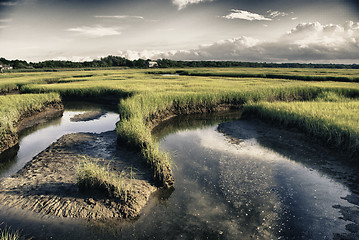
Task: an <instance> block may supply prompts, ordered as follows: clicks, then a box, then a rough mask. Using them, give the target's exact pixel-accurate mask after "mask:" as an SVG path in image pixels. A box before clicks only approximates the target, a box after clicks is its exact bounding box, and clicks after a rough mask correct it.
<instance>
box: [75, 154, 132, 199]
mask: <svg viewBox="0 0 359 240" xmlns="http://www.w3.org/2000/svg"><path fill="white" fill-rule="evenodd" d="M77 172H78V176H77V185H78V187H79V189H80V190H83V191H88V190H99V191H101V192H104V193H106V195H107V196H109V197H116V198H119V199H121V200H123V201H125V202H126V201H127V200H128V197H129V195H130V194H131V191H132V183H131V181H132V177H133V175H132V174H133V171H132V169H131V171H130V176H127V174H126V173H125V172H123V171H122V172H115V171H113V170H112V169H111V166H110V163H107V164H106V165H101V164H100V163H99V162H97V161H95V160H91V159H89V158H87V157H85V156H84V158H83V159H82V160H81V161H80V162H79V165H78V171H77Z"/></svg>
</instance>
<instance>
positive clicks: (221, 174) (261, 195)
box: [0, 112, 359, 239]
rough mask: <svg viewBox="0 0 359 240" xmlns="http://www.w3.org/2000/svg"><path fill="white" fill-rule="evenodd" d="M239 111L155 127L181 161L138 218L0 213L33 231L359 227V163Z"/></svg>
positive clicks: (334, 233) (305, 232) (119, 234)
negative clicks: (167, 187) (171, 183)
mask: <svg viewBox="0 0 359 240" xmlns="http://www.w3.org/2000/svg"><path fill="white" fill-rule="evenodd" d="M69 114H75V113H74V112H71V113H70V112H69ZM65 115H66V114H64V117H65ZM235 115H236V114H234V115H233V114H232V115H227V116H218V115H212V116H210V115H206V116H203V115H201V116H192V117H186V118H177V119H172V120H170V121H166V122H164V123H163V124H161V125H160V126H159V127H158V128H156V129H155V130H154V133H155V135H156V136H157V138H158V140H159V142H160V148H161V149H162V150H164V151H166V152H169V154H170V155H171V157H172V159H173V162H174V165H175V166H176V167H175V168H174V177H175V181H176V182H175V190H174V191H173V192H172V191H170V192H157V193H156V194H155V195H154V196H153V197H152V198H151V200H150V202H149V203H148V204H147V206H146V207H145V208H144V210H143V211H142V213H141V215H140V216H139V218H138V219H136V220H134V221H131V222H120V221H111V222H106V223H99V222H95V223H90V222H86V221H81V220H70V219H63V218H61V219H60V218H52V217H46V216H40V215H37V214H32V213H28V212H25V211H22V210H16V209H7V208H6V207H3V206H2V207H0V221H3V222H5V223H6V224H8V225H11V226H12V228H19V229H23V233H24V234H25V235H28V236H33V237H34V239H333V238H334V237H335V238H336V239H342V238H343V239H344V236H346V235H347V236H352V235H348V234H350V233H349V232H348V231H347V230H346V227H347V225H348V224H351V226H353V224H354V225H355V226H356V227H357V223H354V220H353V219H354V218H355V211H356V210H359V208H358V205H357V203H356V202H355V201H350V202H352V203H350V202H349V201H348V200H347V199H349V198H348V196H350V199H357V197H358V195H357V193H358V185H357V184H356V183H357V182H356V181H357V177H356V174H355V172H356V171H357V170H355V169H354V170H353V169H352V168H351V169H350V168H347V167H345V166H341V165H342V164H341V163H340V162H339V161H340V159H337V158H339V157H340V156H338V157H337V156H336V155H335V154H333V153H332V152H329V151H326V150H325V149H322V148H321V147H319V146H315V145H313V144H312V143H306V142H305V141H304V140H303V139H301V138H300V137H297V136H296V135H291V134H290V133H286V132H285V131H279V130H276V129H272V128H270V127H268V126H266V125H264V124H261V123H259V122H253V121H245V120H236V121H230V122H226V121H227V120H228V119H232V118H233V117H234V116H235ZM108 118H111V117H108ZM64 122H66V121H64ZM82 124H83V123H82ZM106 124H108V125H111V129H110V130H113V129H114V126H113V125H112V123H111V124H109V123H101V125H106ZM65 125H66V124H65ZM52 127H56V126H52ZM89 129H90V130H91V129H93V128H92V127H89ZM80 131H86V130H80ZM101 131H102V130H101ZM103 131H106V129H103ZM42 134H44V135H47V132H44V133H42ZM48 141H49V140H44V142H48ZM20 149H21V145H20ZM343 176H345V181H344V180H343V179H344V177H343ZM348 179H349V180H348ZM353 202H354V203H355V204H354V203H353ZM343 209H346V210H347V212H346V220H344V217H343V213H342V210H343ZM350 214H352V215H350ZM348 239H355V236H354V237H353V238H350V237H348Z"/></svg>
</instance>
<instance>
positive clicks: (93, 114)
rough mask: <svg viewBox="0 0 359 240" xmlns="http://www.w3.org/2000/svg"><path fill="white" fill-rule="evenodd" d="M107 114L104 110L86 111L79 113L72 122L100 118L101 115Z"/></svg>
mask: <svg viewBox="0 0 359 240" xmlns="http://www.w3.org/2000/svg"><path fill="white" fill-rule="evenodd" d="M104 114H105V112H104V111H102V110H97V111H91V112H85V113H82V114H78V115H76V116H74V117H72V118H71V119H70V121H72V122H85V121H90V120H95V119H99V118H100V117H101V116H103V115H104Z"/></svg>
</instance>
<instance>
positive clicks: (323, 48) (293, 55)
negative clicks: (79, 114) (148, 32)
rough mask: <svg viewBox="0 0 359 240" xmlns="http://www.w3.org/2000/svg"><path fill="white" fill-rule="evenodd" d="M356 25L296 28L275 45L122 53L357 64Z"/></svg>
mask: <svg viewBox="0 0 359 240" xmlns="http://www.w3.org/2000/svg"><path fill="white" fill-rule="evenodd" d="M358 53H359V23H354V22H346V23H345V24H343V25H334V24H329V25H322V24H320V23H317V22H316V23H303V24H299V25H297V26H296V27H295V28H293V29H292V30H291V31H289V32H288V33H285V34H283V35H282V36H281V37H279V38H278V39H277V40H276V41H271V42H268V41H260V40H258V39H254V38H250V37H243V36H242V37H239V38H234V39H227V40H222V41H218V42H215V43H213V44H208V45H202V46H199V47H198V48H196V49H191V50H177V51H175V50H174V51H167V52H165V51H151V50H145V51H142V52H136V51H127V52H121V53H120V54H123V56H124V57H128V58H130V59H137V58H144V59H147V58H151V59H157V58H169V59H174V60H236V61H261V62H262V61H266V62H343V61H344V62H352V63H353V62H355V63H359V55H358Z"/></svg>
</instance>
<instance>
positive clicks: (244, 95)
mask: <svg viewBox="0 0 359 240" xmlns="http://www.w3.org/2000/svg"><path fill="white" fill-rule="evenodd" d="M161 71H162V72H166V73H175V72H177V71H188V75H180V76H163V75H160V74H148V72H152V73H159V70H150V71H149V70H138V69H136V70H135V69H118V70H114V69H110V70H92V71H65V72H46V73H13V75H12V74H11V73H9V74H7V75H1V77H0V81H3V82H10V83H12V84H15V85H17V86H20V92H21V93H51V92H57V93H59V94H60V95H61V96H63V97H70V98H71V97H77V98H79V97H80V98H88V97H90V98H91V99H96V100H99V99H106V101H111V103H113V104H118V109H119V114H120V117H121V121H120V122H119V123H118V124H117V128H116V130H117V134H118V139H119V142H120V143H121V144H123V143H124V144H127V145H128V146H130V147H132V148H134V149H136V150H138V151H140V152H141V153H142V157H143V158H144V160H145V161H146V162H147V163H148V164H149V166H151V168H152V169H153V175H154V178H155V179H156V180H157V182H158V183H159V185H162V186H167V187H170V186H171V185H172V184H173V177H172V172H171V168H172V167H171V160H170V159H169V158H168V156H167V154H166V153H164V152H161V151H160V150H159V149H158V143H157V140H156V139H155V138H154V137H153V136H152V132H151V130H152V128H153V127H154V126H155V125H156V124H157V123H158V122H159V121H160V120H161V119H163V118H165V117H168V116H175V115H183V114H190V113H203V112H214V111H219V110H224V109H228V108H230V107H231V108H240V107H242V106H244V105H246V104H248V103H251V104H252V105H253V109H254V106H255V104H257V103H258V104H264V103H265V104H267V105H268V106H276V104H279V103H282V104H286V102H293V101H296V102H298V101H301V102H302V104H303V106H301V107H299V106H298V107H297V108H296V109H294V110H293V111H296V113H298V115H300V116H302V117H303V118H305V119H307V118H309V115H308V114H307V113H306V112H301V111H300V108H302V107H303V109H304V106H305V105H306V104H313V106H311V107H312V108H313V109H318V111H319V110H320V111H319V112H318V114H322V115H323V116H324V115H325V113H326V111H328V112H333V111H335V110H330V109H328V107H324V108H323V109H320V108H321V107H320V106H326V104H327V103H326V101H331V102H330V103H328V105H330V104H333V102H335V103H337V102H340V99H338V98H342V97H345V98H348V100H347V102H350V101H351V102H353V104H354V105H350V106H349V105H346V107H347V108H349V107H356V108H357V105H355V103H356V102H357V101H358V98H359V83H358V82H356V81H357V76H358V75H359V70H337V69H336V70H333V69H283V68H281V69H275V68H223V69H221V68H214V69H208V68H198V69H168V70H161ZM196 75H200V76H196ZM239 77H240V78H239ZM295 79H302V80H311V81H300V80H295ZM315 80H318V81H315ZM330 80H334V81H330ZM49 83H51V84H49ZM0 88H1V85H0ZM109 95H111V96H113V97H114V98H112V99H108V98H106V97H108V96H109ZM338 96H339V97H338ZM313 99H322V101H321V102H319V103H318V102H316V103H312V102H310V101H311V100H313ZM324 100H325V101H324ZM278 101H279V103H278ZM303 101H306V102H303ZM259 102H260V103H259ZM343 104H344V103H343ZM0 105H1V103H0ZM267 105H266V106H267ZM247 106H250V104H248V105H247ZM258 106H259V105H258ZM308 106H309V105H308ZM342 107H344V106H342ZM258 109H259V107H258ZM326 109H328V110H326ZM258 111H259V110H258ZM260 111H262V110H260ZM263 111H265V108H264V107H263ZM277 111H279V110H277ZM273 112H274V110H273ZM278 118H280V117H278ZM313 121H316V120H313ZM350 121H352V122H354V121H356V120H355V119H351V120H350ZM318 124H322V125H323V124H324V122H320V121H319V122H318ZM344 125H348V126H349V125H350V124H349V123H344ZM323 126H324V125H323ZM318 131H324V130H323V129H322V130H318ZM350 131H351V130H350ZM318 134H319V133H318ZM338 138H340V137H339V136H338ZM349 148H350V149H354V150H355V149H356V148H355V147H349ZM355 151H356V150H355Z"/></svg>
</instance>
